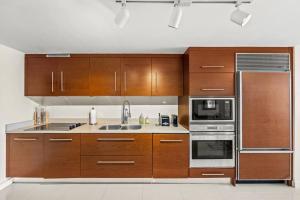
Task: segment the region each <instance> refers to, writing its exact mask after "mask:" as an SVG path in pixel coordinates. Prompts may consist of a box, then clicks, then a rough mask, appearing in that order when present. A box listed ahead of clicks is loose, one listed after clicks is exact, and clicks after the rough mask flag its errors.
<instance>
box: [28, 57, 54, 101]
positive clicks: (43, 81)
mask: <svg viewBox="0 0 300 200" xmlns="http://www.w3.org/2000/svg"><path fill="white" fill-rule="evenodd" d="M57 66H58V61H57V59H56V58H46V57H39V58H38V57H36V58H34V57H28V58H26V63H25V95H26V96H53V95H56V94H57V92H58V88H57V78H58V74H57V73H56V68H57Z"/></svg>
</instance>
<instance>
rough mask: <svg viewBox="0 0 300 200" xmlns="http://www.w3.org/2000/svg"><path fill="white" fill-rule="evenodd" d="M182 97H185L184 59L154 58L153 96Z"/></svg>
mask: <svg viewBox="0 0 300 200" xmlns="http://www.w3.org/2000/svg"><path fill="white" fill-rule="evenodd" d="M181 95H183V63H182V58H181V57H159V58H152V96H181Z"/></svg>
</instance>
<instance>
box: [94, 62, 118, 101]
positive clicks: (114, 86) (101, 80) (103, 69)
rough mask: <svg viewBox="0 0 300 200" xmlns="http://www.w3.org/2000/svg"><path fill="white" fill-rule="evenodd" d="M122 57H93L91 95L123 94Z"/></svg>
mask: <svg viewBox="0 0 300 200" xmlns="http://www.w3.org/2000/svg"><path fill="white" fill-rule="evenodd" d="M120 77H121V58H91V69H90V95H91V96H119V95H121V81H120Z"/></svg>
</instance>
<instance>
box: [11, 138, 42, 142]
mask: <svg viewBox="0 0 300 200" xmlns="http://www.w3.org/2000/svg"><path fill="white" fill-rule="evenodd" d="M37 140H38V139H37V138H14V141H37Z"/></svg>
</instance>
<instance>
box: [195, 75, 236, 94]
mask: <svg viewBox="0 0 300 200" xmlns="http://www.w3.org/2000/svg"><path fill="white" fill-rule="evenodd" d="M234 94H235V93H234V73H190V96H234Z"/></svg>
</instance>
